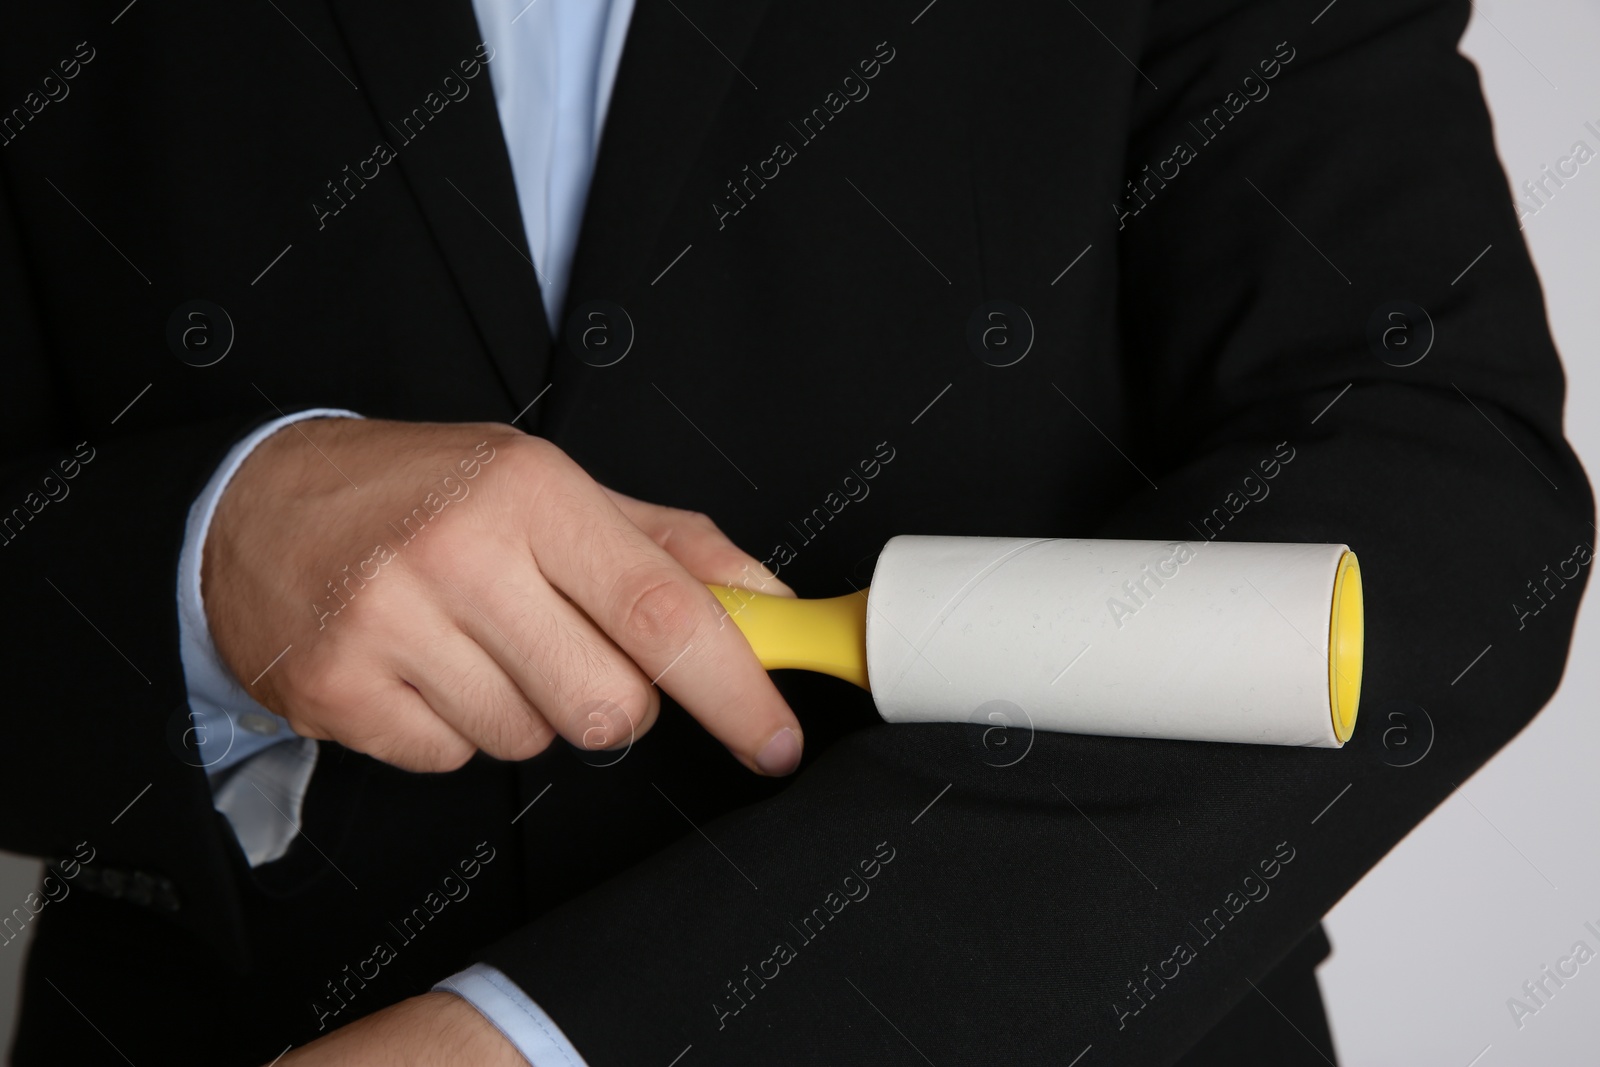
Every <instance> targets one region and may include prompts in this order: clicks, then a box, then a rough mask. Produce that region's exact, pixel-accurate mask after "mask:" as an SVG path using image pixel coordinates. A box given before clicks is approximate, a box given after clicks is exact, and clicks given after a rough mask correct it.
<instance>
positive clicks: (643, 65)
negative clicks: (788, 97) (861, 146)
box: [567, 0, 769, 308]
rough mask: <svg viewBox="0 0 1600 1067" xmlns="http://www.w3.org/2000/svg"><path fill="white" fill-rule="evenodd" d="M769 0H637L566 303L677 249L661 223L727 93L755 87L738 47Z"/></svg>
mask: <svg viewBox="0 0 1600 1067" xmlns="http://www.w3.org/2000/svg"><path fill="white" fill-rule="evenodd" d="M768 3H769V0H637V3H636V5H635V8H634V12H633V20H632V22H631V23H630V25H629V27H628V36H627V41H626V45H625V47H624V48H623V53H622V62H621V65H620V66H619V67H618V70H617V81H616V87H615V89H614V91H613V93H612V97H611V106H610V110H609V112H608V114H607V116H606V125H605V132H604V135H603V137H602V139H601V144H600V153H599V156H598V158H597V159H596V163H595V171H594V178H593V180H592V181H591V183H590V187H589V202H588V209H587V210H586V211H585V213H584V221H583V229H582V231H581V233H580V236H579V239H578V251H577V255H576V257H575V259H574V262H573V272H572V284H571V285H570V286H569V287H568V290H567V292H568V301H567V304H568V307H569V308H570V307H571V306H572V305H573V304H574V303H575V302H581V301H583V300H585V299H588V298H591V297H596V296H617V295H620V294H621V292H623V291H626V290H628V289H631V288H633V287H635V286H637V285H640V284H648V283H649V282H650V280H651V279H652V278H654V277H656V275H657V274H658V273H659V272H660V271H661V270H662V268H664V267H666V266H667V265H668V261H670V260H671V259H672V257H673V256H675V255H677V254H678V253H679V252H680V251H681V249H678V248H670V249H661V248H658V247H657V243H658V241H659V240H660V238H661V230H662V226H663V224H664V223H665V222H666V220H667V217H668V215H669V214H670V213H671V210H672V208H673V206H674V205H675V204H676V203H677V201H678V199H679V196H680V193H681V192H682V188H683V182H684V179H685V177H687V175H688V173H689V171H690V169H691V168H692V167H693V165H694V163H695V161H696V160H697V159H698V157H699V154H700V151H701V149H702V148H703V146H704V144H705V141H706V138H707V136H708V134H709V132H710V130H711V128H712V124H713V122H714V120H715V119H716V116H717V114H718V112H719V110H720V109H721V105H722V101H723V99H724V98H725V97H726V96H727V95H728V94H729V93H754V92H757V91H759V90H758V89H757V87H756V85H754V84H752V82H751V81H750V80H748V78H747V75H751V76H753V72H752V71H750V70H749V69H748V68H746V69H744V70H743V71H741V70H740V69H739V68H741V67H745V62H744V59H745V55H746V52H747V51H748V50H749V47H750V44H751V42H752V40H754V38H755V36H756V32H757V31H758V30H759V29H760V26H761V22H762V19H763V18H764V16H765V14H766V11H767V7H768Z"/></svg>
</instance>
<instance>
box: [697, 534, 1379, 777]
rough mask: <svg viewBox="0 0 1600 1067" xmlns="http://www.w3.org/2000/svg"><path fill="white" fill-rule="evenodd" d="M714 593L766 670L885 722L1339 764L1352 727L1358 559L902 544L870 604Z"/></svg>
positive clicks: (1232, 547)
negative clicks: (992, 717)
mask: <svg viewBox="0 0 1600 1067" xmlns="http://www.w3.org/2000/svg"><path fill="white" fill-rule="evenodd" d="M711 589H712V591H713V592H714V593H716V594H717V596H718V597H719V598H720V599H721V601H722V603H723V605H724V607H726V609H727V612H728V615H729V617H730V618H731V619H732V620H733V622H734V623H735V624H737V625H738V627H739V629H740V630H741V631H742V632H743V633H744V635H745V637H746V638H747V639H748V640H749V642H750V645H751V647H752V648H753V649H754V650H755V652H756V655H757V656H758V657H759V658H760V660H761V662H762V665H763V666H765V667H767V668H768V669H769V670H775V669H780V668H799V669H802V670H810V671H820V672H822V673H824V674H831V675H834V676H835V677H838V678H842V679H844V680H846V681H849V682H854V683H855V684H856V685H859V686H861V687H862V688H863V689H866V690H868V691H870V692H871V693H872V699H873V702H874V703H875V704H876V705H877V708H878V712H879V714H881V715H882V716H883V718H884V720H885V721H887V722H892V723H894V722H980V721H983V715H984V714H985V710H984V709H993V708H995V707H996V706H997V705H996V704H995V702H996V701H1001V702H1004V703H1003V704H1002V705H998V706H999V707H1002V708H1006V709H1008V717H1009V718H1010V721H1011V722H1012V723H1013V724H1014V725H1020V724H1022V723H1024V722H1025V723H1028V724H1031V725H1032V726H1033V727H1036V728H1038V729H1041V730H1049V731H1059V732H1063V733H1078V734H1106V735H1112V736H1117V737H1162V738H1172V739H1178V740H1194V741H1235V742H1243V743H1249V744H1263V745H1297V746H1308V747H1315V748H1339V747H1340V746H1342V745H1343V744H1344V742H1346V741H1348V740H1349V739H1350V734H1351V732H1352V730H1353V729H1354V728H1355V721H1356V705H1357V702H1358V700H1359V698H1360V695H1361V660H1362V644H1363V619H1362V593H1361V571H1360V568H1359V567H1358V565H1357V563H1356V557H1355V554H1354V553H1353V552H1351V551H1350V550H1349V549H1348V548H1347V547H1346V546H1344V545H1325V544H1265V543H1248V542H1218V541H1202V542H1193V541H1108V540H1083V539H1074V538H1024V537H926V536H901V537H895V538H893V539H892V540H890V541H889V543H888V544H887V545H886V546H885V547H884V549H883V552H882V554H881V555H880V556H879V557H878V564H877V569H876V570H875V571H874V573H873V576H872V584H871V587H870V588H869V589H865V590H862V591H861V592H859V593H850V594H846V595H844V596H839V597H833V598H831V599H826V600H796V599H792V598H789V597H778V596H770V595H767V594H764V593H756V592H751V591H749V590H747V589H739V588H732V587H728V586H712V587H711ZM1009 709H1015V711H1017V712H1020V713H1021V716H1025V718H1022V717H1021V716H1016V715H1015V714H1014V713H1010V712H1009Z"/></svg>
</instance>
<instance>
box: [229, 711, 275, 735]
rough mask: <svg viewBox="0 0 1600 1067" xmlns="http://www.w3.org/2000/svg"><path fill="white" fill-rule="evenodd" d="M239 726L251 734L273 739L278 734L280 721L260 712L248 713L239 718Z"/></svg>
mask: <svg viewBox="0 0 1600 1067" xmlns="http://www.w3.org/2000/svg"><path fill="white" fill-rule="evenodd" d="M239 726H240V727H241V728H243V729H245V730H248V731H249V732H250V733H253V734H259V735H260V736H262V737H271V736H272V735H273V734H275V733H277V732H278V720H277V719H274V718H273V717H272V716H270V715H263V714H261V713H260V712H259V711H247V712H245V713H244V714H243V715H240V716H239Z"/></svg>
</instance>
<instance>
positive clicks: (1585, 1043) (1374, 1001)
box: [1320, 0, 1600, 1067]
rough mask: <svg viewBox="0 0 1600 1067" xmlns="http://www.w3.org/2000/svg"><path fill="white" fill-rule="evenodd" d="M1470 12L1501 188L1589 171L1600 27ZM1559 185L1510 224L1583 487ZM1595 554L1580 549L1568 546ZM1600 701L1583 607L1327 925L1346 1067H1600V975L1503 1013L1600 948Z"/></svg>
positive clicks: (1570, 283)
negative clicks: (1554, 649)
mask: <svg viewBox="0 0 1600 1067" xmlns="http://www.w3.org/2000/svg"><path fill="white" fill-rule="evenodd" d="M1355 2H1358V0H1340V3H1341V4H1346V3H1355ZM1373 2H1381V0H1373ZM1476 8H1477V10H1476V13H1475V14H1474V16H1473V20H1472V23H1471V26H1470V28H1469V29H1468V31H1467V36H1466V39H1465V40H1464V41H1463V42H1462V50H1463V51H1464V52H1466V53H1467V55H1469V56H1470V57H1471V58H1472V59H1473V61H1474V62H1476V63H1477V64H1478V68H1479V71H1480V73H1481V76H1482V79H1483V86H1484V92H1485V93H1486V94H1487V96H1488V98H1489V106H1490V110H1491V112H1492V113H1493V115H1494V121H1495V140H1496V142H1497V143H1498V145H1499V149H1500V159H1501V161H1502V162H1503V163H1504V164H1505V168H1506V175H1507V177H1508V178H1509V179H1510V181H1511V184H1512V186H1513V187H1516V188H1519V189H1520V188H1521V186H1522V183H1523V182H1526V181H1531V180H1536V179H1538V178H1540V177H1541V174H1540V168H1541V167H1542V166H1545V165H1549V166H1551V167H1552V168H1554V166H1555V163H1556V160H1558V159H1560V158H1561V157H1563V156H1566V155H1568V154H1569V153H1570V152H1571V150H1572V146H1573V142H1575V141H1578V140H1582V141H1585V142H1587V143H1588V146H1589V147H1590V148H1591V149H1593V150H1595V151H1596V152H1600V135H1596V134H1595V133H1592V132H1590V131H1589V130H1587V129H1585V128H1584V123H1585V122H1591V123H1593V124H1594V125H1595V127H1596V128H1597V129H1600V63H1597V62H1596V58H1597V49H1600V7H1597V6H1596V5H1595V4H1594V3H1593V2H1592V0H1591V2H1588V3H1585V2H1581V0H1477V4H1476ZM1338 11H1339V8H1338V7H1335V8H1334V9H1333V10H1332V11H1330V12H1329V13H1328V14H1327V16H1326V17H1327V18H1330V19H1331V18H1334V17H1335V16H1336V15H1337V14H1338ZM1400 165H1402V166H1403V165H1404V163H1403V162H1402V163H1400ZM1430 165H1432V166H1441V165H1448V160H1433V161H1431V164H1430ZM1564 180H1565V181H1566V184H1565V185H1564V186H1563V187H1561V188H1559V189H1556V191H1555V193H1554V195H1553V196H1549V197H1547V200H1548V203H1547V204H1546V206H1544V207H1543V208H1540V209H1539V212H1538V214H1537V215H1534V216H1532V217H1530V218H1527V219H1525V220H1524V227H1525V229H1524V232H1523V236H1524V238H1526V240H1527V242H1528V245H1529V247H1530V248H1531V249H1532V250H1533V258H1534V262H1535V263H1536V264H1537V265H1538V268H1539V275H1540V278H1541V280H1542V281H1543V283H1544V290H1545V299H1546V301H1547V303H1548V306H1549V311H1550V322H1551V325H1552V327H1553V329H1554V331H1555V337H1556V344H1557V346H1558V347H1559V348H1560V350H1561V356H1562V359H1563V360H1564V361H1565V363H1566V367H1567V385H1568V390H1569V391H1568V394H1567V436H1568V438H1569V439H1570V440H1571V441H1572V443H1573V446H1574V447H1575V448H1576V449H1577V451H1578V455H1579V456H1580V457H1583V458H1584V460H1585V463H1586V465H1587V466H1588V469H1589V471H1590V473H1591V475H1593V474H1594V473H1595V472H1596V471H1600V419H1597V417H1596V413H1597V411H1600V247H1597V245H1596V238H1597V237H1600V158H1597V159H1595V160H1592V161H1591V162H1589V163H1588V164H1587V165H1585V166H1583V167H1581V168H1579V170H1578V174H1577V176H1576V177H1574V178H1571V179H1564ZM1550 187H1551V188H1554V185H1553V183H1552V184H1551V186H1550ZM1500 251H1501V249H1499V248H1494V249H1492V250H1490V252H1489V253H1488V255H1489V256H1494V255H1498V254H1499V253H1500ZM1487 258H1488V257H1485V262H1487ZM1462 266H1463V267H1464V266H1466V264H1465V263H1463V264H1462ZM1480 266H1481V264H1480ZM1447 344H1448V338H1441V340H1440V346H1441V350H1440V351H1436V352H1434V353H1433V354H1432V355H1430V356H1429V358H1430V359H1434V358H1445V359H1448V358H1449V354H1448V350H1447V349H1445V348H1444V346H1446V345H1447ZM1485 430H1487V427H1485ZM1531 473H1532V472H1530V474H1531ZM1566 489H1567V487H1566V486H1562V491H1566ZM1594 537H1595V535H1594V531H1592V530H1588V529H1579V530H1574V531H1573V532H1572V543H1573V544H1576V543H1577V542H1578V541H1579V540H1589V541H1590V542H1591V543H1592V542H1593V541H1594ZM1564 555H1565V553H1563V556H1564ZM1549 562H1550V563H1551V565H1552V566H1554V565H1555V564H1556V563H1557V562H1558V559H1557V558H1552V559H1551V560H1550V561H1549ZM1529 577H1530V578H1531V577H1533V576H1532V575H1529ZM1444 578H1452V579H1462V580H1465V579H1467V578H1468V576H1466V575H1452V576H1441V579H1444ZM1508 604H1509V601H1508ZM1510 610H1511V609H1510V607H1509V606H1508V607H1507V608H1506V611H1507V612H1510ZM1540 621H1541V620H1540V619H1539V618H1530V619H1529V620H1527V628H1528V631H1529V632H1528V633H1525V634H1517V635H1516V636H1530V637H1531V636H1533V634H1532V631H1533V630H1534V629H1535V627H1537V626H1538V624H1539V623H1540ZM1487 640H1488V639H1487V638H1485V642H1487ZM1494 654H1495V650H1492V651H1490V652H1489V655H1490V656H1493V655H1494ZM1463 666H1465V664H1463ZM1471 677H1472V676H1471V675H1470V674H1469V675H1467V677H1466V678H1465V679H1463V680H1462V682H1461V684H1462V685H1466V684H1467V682H1468V681H1470V680H1471ZM1597 696H1600V619H1597V617H1596V614H1595V606H1594V598H1593V597H1590V598H1589V603H1588V605H1587V607H1586V608H1585V610H1584V612H1583V614H1582V615H1581V616H1580V618H1579V620H1578V632H1577V636H1576V638H1575V640H1574V643H1573V648H1572V657H1571V659H1570V661H1569V663H1568V666H1567V675H1566V678H1565V679H1564V681H1563V683H1562V686H1561V689H1560V691H1559V692H1558V693H1557V694H1556V697H1555V700H1554V701H1552V702H1551V704H1550V706H1549V707H1547V708H1545V710H1544V711H1543V712H1541V713H1540V715H1539V717H1538V718H1537V719H1535V720H1534V722H1533V724H1532V725H1531V726H1530V727H1528V729H1527V730H1525V731H1524V732H1523V733H1522V735H1521V736H1520V737H1518V738H1517V739H1516V741H1514V742H1512V744H1511V745H1510V746H1508V747H1507V748H1506V749H1505V750H1504V751H1502V752H1501V753H1500V754H1499V755H1498V756H1497V757H1495V759H1494V760H1493V761H1492V762H1491V763H1490V764H1489V766H1487V767H1486V768H1484V769H1483V770H1482V771H1480V772H1479V773H1478V774H1477V775H1476V776H1475V777H1473V778H1472V779H1471V780H1470V781H1467V782H1464V783H1462V789H1461V792H1460V793H1459V794H1457V795H1455V796H1452V797H1451V798H1450V799H1449V800H1448V801H1446V802H1445V804H1444V805H1443V806H1442V807H1440V808H1439V809H1438V810H1437V811H1436V812H1434V813H1433V815H1432V816H1431V817H1429V818H1428V820H1427V821H1426V822H1424V823H1423V824H1422V825H1421V826H1419V827H1418V828H1417V829H1416V830H1415V831H1413V832H1412V834H1411V836H1409V837H1408V838H1406V840H1405V841H1404V842H1403V843H1402V844H1401V845H1400V847H1399V848H1397V849H1395V851H1394V852H1392V853H1391V854H1390V855H1389V856H1388V858H1386V859H1385V860H1384V861H1383V862H1382V863H1381V864H1379V865H1378V866H1377V867H1376V868H1375V869H1374V870H1373V871H1372V872H1371V873H1370V874H1368V875H1367V877H1366V878H1365V879H1363V880H1362V882H1361V883H1360V884H1359V885H1357V886H1356V888H1355V889H1353V890H1352V891H1351V892H1350V893H1349V895H1347V896H1346V897H1345V898H1344V900H1343V901H1341V902H1340V904H1339V906H1338V907H1336V908H1335V909H1334V910H1333V912H1332V914H1331V915H1330V916H1329V918H1328V923H1327V927H1328V933H1329V937H1330V939H1331V940H1332V941H1333V956H1332V958H1330V959H1329V960H1328V962H1327V963H1326V964H1324V965H1323V967H1322V969H1321V972H1320V977H1321V980H1322V990H1323V995H1324V997H1325V998H1326V1000H1327V1003H1328V1009H1329V1014H1330V1016H1331V1018H1332V1021H1333V1030H1334V1039H1335V1043H1336V1044H1337V1047H1338V1052H1339V1061H1340V1064H1341V1067H1379V1065H1383V1067H1390V1065H1393V1067H1434V1065H1440V1067H1467V1065H1468V1064H1474V1067H1514V1065H1526V1067H1578V1065H1594V1064H1600V957H1597V958H1596V959H1594V960H1592V961H1590V962H1589V963H1588V964H1587V965H1584V966H1582V967H1580V968H1579V969H1578V973H1577V975H1576V976H1575V977H1573V978H1570V979H1566V983H1567V984H1566V985H1565V986H1564V987H1562V988H1559V989H1557V988H1556V986H1555V985H1554V983H1551V984H1550V986H1549V988H1551V989H1554V990H1556V992H1555V995H1554V996H1553V997H1550V998H1549V1003H1548V1006H1546V1007H1543V1008H1540V1010H1539V1011H1538V1014H1536V1015H1534V1016H1533V1017H1524V1018H1523V1020H1522V1023H1523V1025H1522V1027H1521V1028H1520V1029H1519V1028H1518V1027H1517V1025H1516V1023H1515V1022H1514V1021H1513V1019H1512V1014H1511V1011H1510V1009H1508V1008H1507V1006H1506V1001H1507V999H1508V998H1510V997H1513V996H1516V997H1522V998H1523V999H1526V998H1525V996H1524V994H1523V993H1522V991H1521V986H1522V983H1524V982H1527V981H1531V980H1533V979H1535V978H1537V977H1539V971H1540V968H1542V967H1544V966H1546V965H1549V966H1551V967H1553V966H1554V965H1555V962H1556V961H1557V960H1558V959H1560V958H1562V957H1563V956H1566V955H1567V954H1568V953H1569V952H1571V950H1572V947H1573V944H1574V943H1575V942H1577V941H1578V940H1580V939H1581V940H1583V941H1585V942H1587V943H1588V945H1589V947H1590V948H1591V949H1593V950H1594V951H1596V952H1597V953H1600V937H1596V936H1594V935H1593V934H1590V933H1589V932H1588V931H1587V930H1585V929H1584V928H1583V924H1584V923H1585V922H1592V923H1593V924H1594V925H1595V928H1596V929H1600V779H1597V777H1596V771H1597V769H1600V717H1597V714H1596V711H1597V708H1596V703H1597V700H1596V698H1597ZM1371 726H1372V724H1371V723H1368V724H1367V727H1368V728H1369V729H1370V728H1371ZM1395 773H1396V774H1401V773H1404V772H1403V771H1398V770H1397V771H1396V772H1395ZM1337 812H1338V808H1334V809H1333V811H1332V812H1330V813H1329V814H1328V816H1327V817H1328V818H1330V819H1332V818H1334V817H1335V815H1336V814H1337ZM1529 1003H1530V1006H1533V1007H1537V1005H1536V1004H1533V1003H1532V1002H1529ZM1480 1055H1481V1059H1478V1060H1476V1062H1475V1063H1474V1057H1478V1056H1480Z"/></svg>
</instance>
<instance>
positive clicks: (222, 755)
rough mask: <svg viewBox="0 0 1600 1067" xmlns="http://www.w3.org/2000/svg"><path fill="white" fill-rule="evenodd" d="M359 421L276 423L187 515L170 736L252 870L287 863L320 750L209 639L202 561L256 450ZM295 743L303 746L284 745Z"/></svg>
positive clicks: (261, 431)
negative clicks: (215, 522)
mask: <svg viewBox="0 0 1600 1067" xmlns="http://www.w3.org/2000/svg"><path fill="white" fill-rule="evenodd" d="M315 418H356V419H359V418H361V416H360V415H358V414H356V413H355V412H353V411H345V410H343V409H340V408H312V409H311V410H309V411H297V412H295V413H294V414H293V415H285V416H283V417H282V418H278V419H273V420H272V421H271V422H268V423H266V424H264V425H262V426H260V427H258V428H257V429H256V430H255V431H254V432H252V433H251V434H250V435H249V436H247V437H245V438H244V439H243V440H242V441H240V442H238V443H237V444H235V445H234V446H233V448H231V449H230V450H229V451H228V454H227V455H226V456H225V457H223V460H222V463H221V464H220V465H219V466H218V467H217V469H216V471H215V473H213V474H212V476H211V480H210V481H209V482H207V483H206V486H205V488H204V489H203V490H202V491H201V493H200V495H199V497H197V498H196V499H195V502H194V503H193V504H192V505H190V507H189V517H188V522H187V524H186V526H185V527H184V534H183V548H182V550H181V551H180V553H179V555H178V589H177V595H178V652H179V656H180V659H181V660H182V663H183V679H184V685H185V687H186V688H187V690H188V697H189V699H188V708H187V714H188V721H187V722H181V721H180V722H178V723H176V724H175V726H181V727H182V732H181V734H179V733H177V732H175V731H174V732H171V733H169V736H170V737H171V738H172V741H173V747H174V749H175V751H176V752H177V754H178V756H179V758H180V759H182V760H183V761H184V762H186V763H188V764H189V765H190V766H194V767H202V768H204V769H205V771H206V777H207V780H208V781H209V782H210V784H211V790H212V793H211V805H212V807H214V808H215V809H216V810H217V811H219V812H221V813H222V815H223V816H224V817H226V818H227V820H228V824H229V825H230V826H231V827H232V828H233V834H234V838H235V839H236V840H237V841H238V842H239V846H240V847H241V848H242V849H243V850H244V854H245V859H246V860H247V861H248V862H249V864H250V866H251V867H259V866H260V865H261V864H263V863H270V862H271V861H273V860H275V859H279V858H280V857H282V856H283V854H284V853H285V852H287V851H288V850H289V846H290V845H291V844H292V843H293V842H294V839H295V838H296V837H298V836H299V834H300V808H301V803H302V801H303V800H304V798H305V793H306V787H307V786H308V785H309V784H310V781H311V772H312V771H313V770H314V769H315V768H316V763H317V743H316V742H315V741H311V740H309V739H306V738H301V737H298V736H296V735H295V733H294V732H293V730H291V729H290V728H289V723H288V721H287V720H285V719H283V718H282V717H280V716H277V715H274V714H273V713H272V712H270V711H268V710H267V709H266V708H264V707H262V706H261V705H260V704H258V703H256V702H255V701H254V700H252V699H251V698H250V695H249V694H248V693H247V692H246V691H245V689H244V687H243V686H242V685H240V684H239V682H238V680H237V679H236V678H234V677H233V674H232V673H231V672H230V671H229V670H228V668H227V667H226V666H225V665H224V664H223V662H222V659H221V657H219V656H218V655H217V648H216V645H215V644H214V643H213V642H212V640H211V629H210V627H209V626H208V625H207V623H206V609H205V603H204V601H203V600H202V596H201V592H202V591H201V588H200V563H201V556H202V553H203V552H204V550H205V544H206V534H207V533H208V532H209V531H210V529H211V519H212V516H214V515H215V514H216V511H217V505H218V504H219V503H220V502H221V500H222V494H223V491H224V490H226V489H227V488H228V483H229V482H230V481H232V480H233V476H234V474H236V473H237V472H238V470H239V467H240V466H241V465H243V463H244V461H245V459H246V458H247V457H248V456H249V455H250V453H251V452H253V451H255V448H256V446H257V445H259V444H260V443H261V442H262V441H265V440H266V439H267V438H268V437H271V436H272V435H273V434H275V433H277V432H278V431H279V430H281V429H283V428H284V427H286V426H288V425H290V424H291V423H295V422H299V421H300V420H302V419H315ZM288 741H294V742H297V743H296V744H292V745H285V744H284V742H288Z"/></svg>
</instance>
